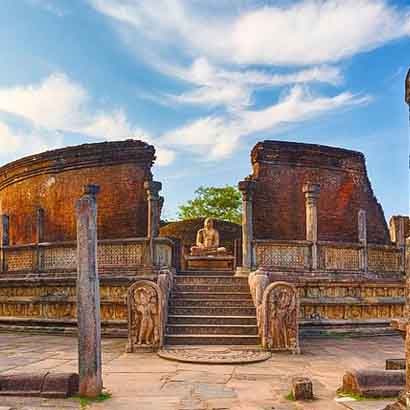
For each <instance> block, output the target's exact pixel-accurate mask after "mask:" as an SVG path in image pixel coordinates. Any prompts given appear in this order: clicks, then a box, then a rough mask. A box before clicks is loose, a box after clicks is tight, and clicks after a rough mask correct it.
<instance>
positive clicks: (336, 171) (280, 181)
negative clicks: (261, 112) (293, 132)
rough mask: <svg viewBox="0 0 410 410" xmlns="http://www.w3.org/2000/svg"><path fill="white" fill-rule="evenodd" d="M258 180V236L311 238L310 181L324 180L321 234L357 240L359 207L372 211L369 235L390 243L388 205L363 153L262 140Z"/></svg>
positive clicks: (255, 161)
mask: <svg viewBox="0 0 410 410" xmlns="http://www.w3.org/2000/svg"><path fill="white" fill-rule="evenodd" d="M251 159H252V166H253V174H252V175H251V178H252V179H254V180H256V181H257V187H256V192H255V196H254V205H253V213H254V236H255V238H256V239H270V238H273V239H289V240H294V239H297V240H302V239H305V238H306V230H305V229H306V228H305V217H306V216H305V215H306V214H305V198H304V194H303V192H302V187H303V185H304V184H305V183H306V182H313V183H319V184H320V186H321V193H320V199H319V203H318V207H319V211H318V221H319V222H318V231H319V240H334V241H344V242H357V240H358V231H357V213H358V210H359V209H360V208H362V209H365V210H366V211H367V223H368V241H369V242H373V243H389V231H388V228H387V224H386V221H385V218H384V213H383V209H382V207H381V206H380V204H379V203H378V202H377V200H376V198H375V196H374V194H373V191H372V188H371V184H370V181H369V179H368V177H367V172H366V165H365V159H364V156H363V154H361V153H359V152H355V151H349V150H344V149H339V148H332V147H326V146H320V145H312V144H300V143H292V142H281V141H263V142H260V143H258V144H257V145H256V146H255V147H254V148H253V150H252V153H251Z"/></svg>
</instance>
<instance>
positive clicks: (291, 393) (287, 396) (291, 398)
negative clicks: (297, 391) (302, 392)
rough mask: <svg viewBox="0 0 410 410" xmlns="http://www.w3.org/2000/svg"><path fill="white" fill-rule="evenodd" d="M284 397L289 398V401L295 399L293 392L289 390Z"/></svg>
mask: <svg viewBox="0 0 410 410" xmlns="http://www.w3.org/2000/svg"><path fill="white" fill-rule="evenodd" d="M285 399H286V400H289V401H296V400H295V396H294V395H293V392H289V393H288V394H287V395H286V396H285Z"/></svg>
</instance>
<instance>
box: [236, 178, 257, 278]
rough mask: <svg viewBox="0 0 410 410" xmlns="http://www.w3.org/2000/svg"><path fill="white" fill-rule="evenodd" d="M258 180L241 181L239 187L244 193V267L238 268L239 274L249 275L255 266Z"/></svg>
mask: <svg viewBox="0 0 410 410" xmlns="http://www.w3.org/2000/svg"><path fill="white" fill-rule="evenodd" d="M255 188H256V182H255V181H252V180H244V181H240V182H239V184H238V189H239V190H240V191H241V193H242V267H240V268H238V269H237V274H238V275H248V274H249V272H250V271H251V270H252V268H253V264H254V261H253V260H252V259H253V258H252V241H253V204H252V200H253V193H254V191H255Z"/></svg>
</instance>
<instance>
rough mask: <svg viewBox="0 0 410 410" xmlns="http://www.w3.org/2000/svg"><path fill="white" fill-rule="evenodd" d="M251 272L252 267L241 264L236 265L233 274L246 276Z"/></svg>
mask: <svg viewBox="0 0 410 410" xmlns="http://www.w3.org/2000/svg"><path fill="white" fill-rule="evenodd" d="M251 272H252V269H250V268H246V267H243V266H237V268H236V271H235V276H242V277H248V276H249V274H250V273H251Z"/></svg>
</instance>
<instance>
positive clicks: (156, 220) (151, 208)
mask: <svg viewBox="0 0 410 410" xmlns="http://www.w3.org/2000/svg"><path fill="white" fill-rule="evenodd" d="M144 188H145V189H146V191H147V200H148V226H147V237H148V242H149V245H148V254H147V259H146V263H147V265H149V266H151V265H154V264H155V244H154V239H155V238H156V237H157V236H158V235H159V224H160V217H161V197H160V196H159V191H161V189H162V184H161V182H158V181H145V182H144Z"/></svg>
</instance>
